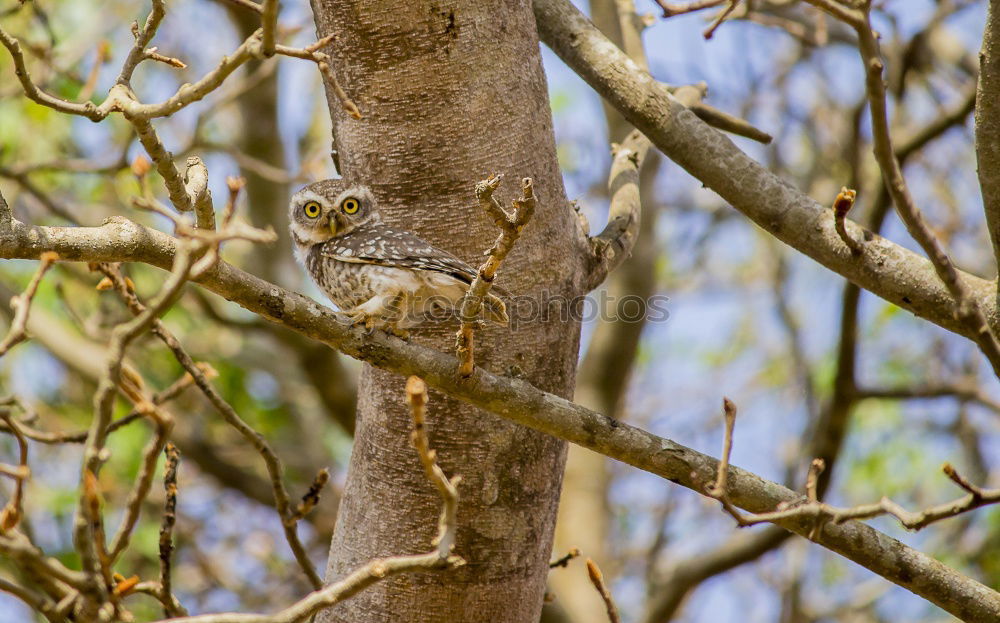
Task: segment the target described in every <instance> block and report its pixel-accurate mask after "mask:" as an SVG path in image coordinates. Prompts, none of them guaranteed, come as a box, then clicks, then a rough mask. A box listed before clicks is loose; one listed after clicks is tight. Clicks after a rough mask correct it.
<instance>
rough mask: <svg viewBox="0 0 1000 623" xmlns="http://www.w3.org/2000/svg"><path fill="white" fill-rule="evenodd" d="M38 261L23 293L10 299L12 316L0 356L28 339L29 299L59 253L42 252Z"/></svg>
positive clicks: (0, 344)
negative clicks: (36, 268)
mask: <svg viewBox="0 0 1000 623" xmlns="http://www.w3.org/2000/svg"><path fill="white" fill-rule="evenodd" d="M39 260H40V263H39V265H38V270H36V271H35V275H34V276H33V277H32V278H31V281H30V282H28V287H27V288H26V289H25V290H24V293H23V294H20V295H18V296H15V297H14V298H12V299H11V300H10V307H11V309H13V310H14V318H13V319H12V320H11V322H10V329H8V331H7V335H6V336H5V337H4V338H3V341H0V357H3V356H4V355H6V354H7V351H8V350H10V349H11V348H13V347H14V346H17V345H18V344H20V343H21V342H23V341H24V340H26V339H28V329H27V327H28V313H29V311H30V310H31V300H32V299H33V298H35V293H36V292H38V285H39V284H40V283H41V282H42V277H44V276H45V273H47V272H48V271H49V269H50V268H52V265H53V264H54V263H56V262H57V261H58V260H59V254H57V253H53V252H49V253H43V254H42V255H41V257H39Z"/></svg>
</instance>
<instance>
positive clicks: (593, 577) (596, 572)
mask: <svg viewBox="0 0 1000 623" xmlns="http://www.w3.org/2000/svg"><path fill="white" fill-rule="evenodd" d="M587 575H588V576H589V577H590V582H591V584H593V585H594V588H596V589H597V592H598V593H600V594H601V599H603V600H604V607H605V608H607V610H608V621H610V622H611V623H621V617H619V616H618V607H617V606H616V605H615V600H614V599H612V597H611V590H610V589H608V585H607V584H605V583H604V574H603V573H601V568H600V567H598V566H597V563H596V562H594V561H593V560H591V559H590V558H588V559H587Z"/></svg>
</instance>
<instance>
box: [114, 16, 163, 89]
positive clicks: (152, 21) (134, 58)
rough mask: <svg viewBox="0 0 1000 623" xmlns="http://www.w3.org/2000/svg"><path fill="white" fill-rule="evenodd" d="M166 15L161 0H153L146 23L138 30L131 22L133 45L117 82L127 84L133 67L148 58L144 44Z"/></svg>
mask: <svg viewBox="0 0 1000 623" xmlns="http://www.w3.org/2000/svg"><path fill="white" fill-rule="evenodd" d="M164 15H166V7H165V3H164V1H163V0H153V7H152V9H151V10H150V12H149V17H147V18H146V24H145V25H144V26H143V27H142V30H141V31H140V30H139V26H138V24H135V23H133V24H132V34H133V36H135V45H133V46H132V49H131V50H130V51H129V53H128V56H127V57H126V58H125V63H124V64H123V65H122V70H121V73H119V74H118V78H117V79H116V80H115V83H117V84H123V85H126V86H127V85H129V84H131V82H132V73H133V72H134V71H135V68H136V67H138V66H139V63H141V62H142V61H143V60H144V59H146V58H149V57H148V56H147V55H146V46H148V45H149V42H150V41H152V40H153V37H154V36H155V35H156V30H157V29H158V28H159V27H160V22H162V21H163V17H164Z"/></svg>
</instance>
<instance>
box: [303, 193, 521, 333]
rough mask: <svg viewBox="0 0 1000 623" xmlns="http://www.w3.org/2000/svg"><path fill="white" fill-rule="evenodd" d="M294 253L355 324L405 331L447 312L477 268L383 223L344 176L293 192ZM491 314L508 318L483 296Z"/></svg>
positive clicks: (502, 319) (371, 199) (493, 299)
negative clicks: (347, 182)
mask: <svg viewBox="0 0 1000 623" xmlns="http://www.w3.org/2000/svg"><path fill="white" fill-rule="evenodd" d="M289 221H290V230H291V233H292V239H293V241H294V243H295V253H296V256H297V257H298V259H299V261H300V262H301V263H302V264H303V265H304V266H305V268H306V270H307V271H308V272H309V275H310V276H311V277H312V278H313V280H314V281H315V282H316V284H317V285H318V286H319V287H320V288H321V289H322V290H323V291H324V292H325V293H326V295H327V296H328V297H330V300H331V301H332V302H333V303H334V304H335V305H336V306H337V307H339V308H340V309H341V310H342V311H345V312H347V313H348V314H350V315H351V316H352V318H354V320H355V322H359V323H360V322H364V323H365V324H366V325H367V326H368V327H373V326H384V327H386V328H388V329H390V330H397V331H399V330H405V329H407V328H409V327H412V326H415V325H417V324H419V323H421V322H423V321H424V320H427V319H435V318H442V317H447V316H448V315H450V312H451V311H453V310H454V309H455V308H456V307H457V306H458V305H459V304H460V303H461V301H462V297H463V296H465V292H466V290H468V287H469V284H471V283H472V280H473V279H474V278H475V276H476V271H475V270H474V269H473V268H472V267H471V266H469V265H468V264H466V263H465V262H463V261H462V260H460V259H459V258H457V257H455V256H454V255H452V254H450V253H448V252H447V251H442V250H441V249H438V248H436V247H434V246H433V245H431V244H429V243H427V242H426V241H424V240H422V239H421V238H420V237H418V236H417V235H415V234H413V233H410V232H407V231H399V230H395V229H391V228H389V227H387V226H386V225H384V224H383V223H382V219H381V217H380V216H379V213H378V209H377V207H376V205H375V199H374V197H373V195H372V193H371V191H369V190H368V188H366V187H364V186H356V185H355V186H351V185H348V184H346V183H344V181H343V180H324V181H322V182H316V183H315V184H310V185H309V186H306V187H305V188H303V189H302V190H300V191H298V192H297V193H295V194H294V195H293V196H292V201H291V204H290V206H289ZM484 308H485V309H486V311H487V313H488V314H489V316H490V318H491V319H492V320H494V321H496V322H499V323H501V324H506V323H507V313H506V309H505V307H504V303H503V301H502V300H500V299H499V298H497V297H496V296H494V295H492V294H491V295H489V296H488V297H487V299H486V301H484Z"/></svg>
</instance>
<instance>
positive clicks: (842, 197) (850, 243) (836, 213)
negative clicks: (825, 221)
mask: <svg viewBox="0 0 1000 623" xmlns="http://www.w3.org/2000/svg"><path fill="white" fill-rule="evenodd" d="M857 196H858V193H857V191H856V190H854V189H851V188H847V187H846V186H844V187H843V188H841V189H840V192H839V193H837V197H836V199H834V200H833V224H834V228H835V229H836V230H837V235H838V236H840V239H841V240H843V241H844V244H846V245H847V247H848V248H849V249H850V250H851V253H853V254H854V255H861V252H862V251H863V250H864V249H863V248H862V246H861V243H860V242H858V241H857V240H855V239H854V237H853V236H851V234H850V232H848V231H847V223H846V221H847V213H848V212H850V211H851V208H853V207H854V200H855V198H856V197H857Z"/></svg>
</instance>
